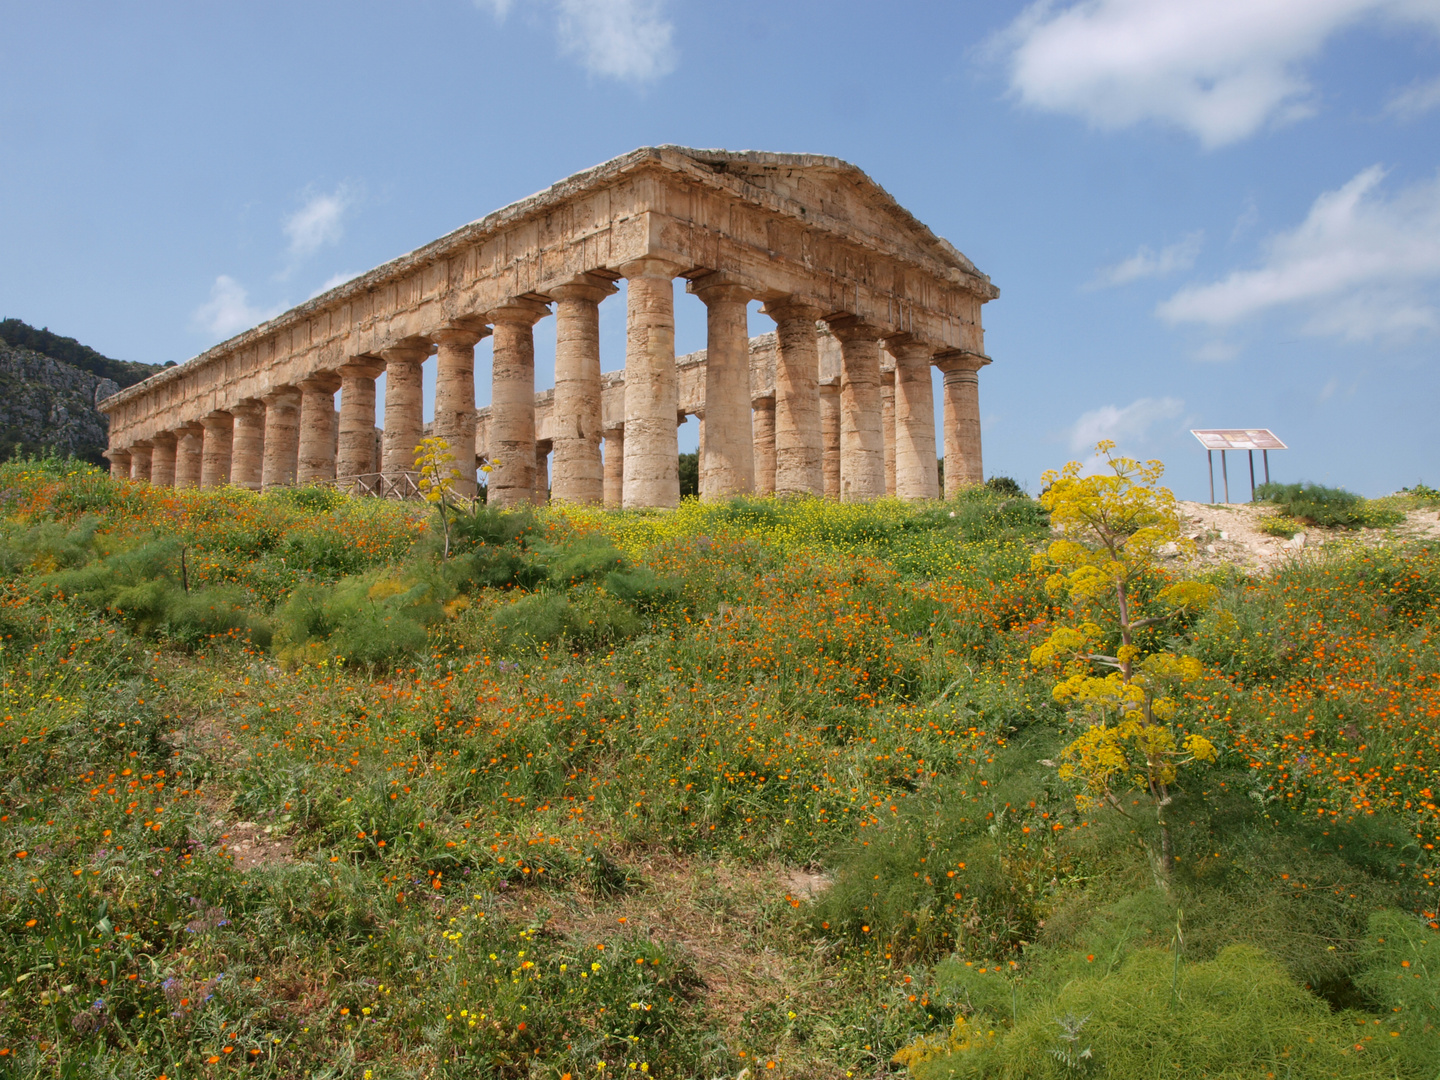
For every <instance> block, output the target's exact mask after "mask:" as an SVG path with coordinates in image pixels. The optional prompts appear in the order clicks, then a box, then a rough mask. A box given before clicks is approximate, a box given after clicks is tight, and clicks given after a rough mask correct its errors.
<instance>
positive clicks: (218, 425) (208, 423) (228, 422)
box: [200, 409, 235, 431]
mask: <svg viewBox="0 0 1440 1080" xmlns="http://www.w3.org/2000/svg"><path fill="white" fill-rule="evenodd" d="M200 423H201V425H202V426H203V427H204V428H205V430H206V431H210V430H212V429H214V430H221V431H223V430H226V429H228V428H232V427H234V426H235V417H234V416H233V415H232V414H231V413H229V412H228V411H226V410H225V409H216V410H214V411H213V412H208V413H206V414H205V415H204V416H202V417H201V418H200Z"/></svg>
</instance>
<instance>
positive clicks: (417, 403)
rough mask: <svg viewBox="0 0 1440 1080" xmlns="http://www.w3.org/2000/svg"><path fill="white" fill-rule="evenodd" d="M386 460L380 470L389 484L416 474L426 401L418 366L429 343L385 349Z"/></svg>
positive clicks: (415, 343)
mask: <svg viewBox="0 0 1440 1080" xmlns="http://www.w3.org/2000/svg"><path fill="white" fill-rule="evenodd" d="M380 355H381V356H382V357H384V358H385V436H384V455H385V460H384V461H382V462H381V463H380V470H381V471H382V472H383V473H384V474H385V479H386V480H388V481H389V482H390V483H392V484H402V483H403V481H404V478H405V477H407V476H409V475H410V474H412V473H413V472H414V471H415V447H417V446H419V445H420V440H421V439H423V438H424V437H425V412H424V409H425V397H424V383H423V375H422V370H421V366H422V365H423V364H424V362H425V358H426V357H427V356H429V355H430V343H429V342H428V341H418V342H417V341H407V342H406V343H405V344H403V345H396V346H395V347H394V348H391V349H386V350H385V351H384V352H382V353H381V354H380Z"/></svg>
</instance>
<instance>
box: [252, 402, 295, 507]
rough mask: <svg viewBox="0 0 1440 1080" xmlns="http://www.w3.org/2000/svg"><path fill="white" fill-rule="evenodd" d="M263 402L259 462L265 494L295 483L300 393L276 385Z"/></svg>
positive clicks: (261, 483)
mask: <svg viewBox="0 0 1440 1080" xmlns="http://www.w3.org/2000/svg"><path fill="white" fill-rule="evenodd" d="M261 400H262V401H263V402H264V403H265V452H264V455H263V457H262V458H261V460H260V486H261V487H262V488H263V489H264V490H266V491H268V490H270V489H271V488H272V487H284V486H286V485H289V484H293V483H295V473H296V467H297V464H298V463H299V460H300V391H299V390H298V389H297V388H296V387H293V386H277V387H276V388H275V389H273V390H271V391H270V393H268V394H266V395H265V396H264V397H263V398H262V399H261Z"/></svg>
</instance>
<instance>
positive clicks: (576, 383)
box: [550, 274, 616, 506]
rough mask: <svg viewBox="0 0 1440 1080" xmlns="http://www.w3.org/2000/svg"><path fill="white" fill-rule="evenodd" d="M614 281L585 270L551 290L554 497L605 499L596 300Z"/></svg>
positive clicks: (576, 500)
mask: <svg viewBox="0 0 1440 1080" xmlns="http://www.w3.org/2000/svg"><path fill="white" fill-rule="evenodd" d="M615 291H616V288H615V285H614V283H613V282H610V281H607V280H606V279H604V278H601V277H597V276H595V275H594V274H584V275H582V276H581V277H579V278H577V279H576V280H575V281H570V282H566V283H565V284H564V285H559V286H556V287H554V288H552V289H551V290H550V296H551V297H552V298H553V299H554V300H555V403H554V406H553V408H552V411H551V416H552V418H553V420H552V431H553V439H552V445H553V446H554V454H555V461H554V469H553V476H552V477H551V481H550V483H551V493H552V495H553V497H554V499H555V500H556V501H557V502H571V503H583V504H586V505H592V506H594V505H599V504H600V503H602V502H604V501H605V466H604V465H603V464H602V462H601V455H600V439H601V430H600V429H601V416H600V301H602V300H604V299H605V297H607V296H609V295H610V294H611V293H614V292H615Z"/></svg>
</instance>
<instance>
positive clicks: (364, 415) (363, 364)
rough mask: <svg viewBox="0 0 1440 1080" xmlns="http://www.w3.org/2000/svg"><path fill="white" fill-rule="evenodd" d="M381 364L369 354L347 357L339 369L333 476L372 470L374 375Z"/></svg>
mask: <svg viewBox="0 0 1440 1080" xmlns="http://www.w3.org/2000/svg"><path fill="white" fill-rule="evenodd" d="M384 366H385V365H384V364H382V363H381V362H380V361H379V360H376V359H373V358H372V357H369V356H357V357H355V358H354V359H351V360H347V361H345V363H344V364H343V365H341V367H340V368H339V371H338V374H339V376H340V436H339V439H338V440H337V443H336V447H335V475H336V476H363V475H365V474H366V473H373V472H375V471H376V470H375V376H377V375H379V374H380V372H381V371H382V370H383V369H384Z"/></svg>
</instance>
